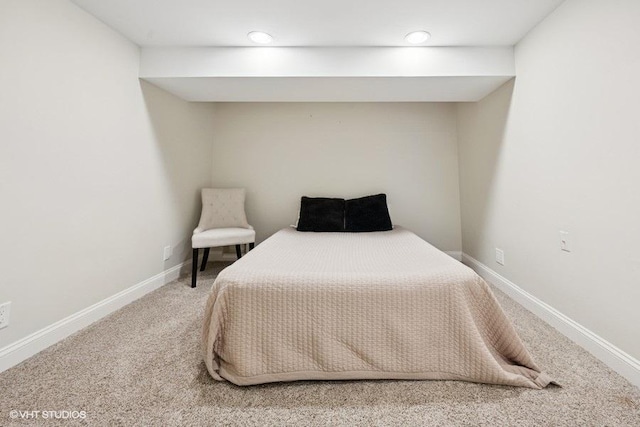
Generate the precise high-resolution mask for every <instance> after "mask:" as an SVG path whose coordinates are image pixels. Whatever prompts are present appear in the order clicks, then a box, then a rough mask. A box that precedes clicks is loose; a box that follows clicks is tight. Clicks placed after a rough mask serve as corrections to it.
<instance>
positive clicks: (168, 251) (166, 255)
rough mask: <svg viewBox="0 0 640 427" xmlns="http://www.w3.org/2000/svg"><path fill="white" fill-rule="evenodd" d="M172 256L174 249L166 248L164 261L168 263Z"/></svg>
mask: <svg viewBox="0 0 640 427" xmlns="http://www.w3.org/2000/svg"><path fill="white" fill-rule="evenodd" d="M171 255H173V249H171V246H165V247H164V255H163V259H164V260H165V261H166V260H168V259H169V258H171Z"/></svg>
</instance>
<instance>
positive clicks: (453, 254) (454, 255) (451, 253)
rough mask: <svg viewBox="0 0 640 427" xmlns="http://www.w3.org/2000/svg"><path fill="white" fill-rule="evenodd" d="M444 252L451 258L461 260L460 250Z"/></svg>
mask: <svg viewBox="0 0 640 427" xmlns="http://www.w3.org/2000/svg"><path fill="white" fill-rule="evenodd" d="M445 254H447V255H449V256H450V257H451V258H453V259H457V260H458V261H462V252H460V251H446V252H445Z"/></svg>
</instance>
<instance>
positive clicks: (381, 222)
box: [344, 194, 393, 232]
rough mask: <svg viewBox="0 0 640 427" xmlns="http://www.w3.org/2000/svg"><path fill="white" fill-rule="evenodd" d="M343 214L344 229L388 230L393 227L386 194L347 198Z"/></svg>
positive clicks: (357, 230)
mask: <svg viewBox="0 0 640 427" xmlns="http://www.w3.org/2000/svg"><path fill="white" fill-rule="evenodd" d="M344 215H345V216H344V219H345V231H352V232H367V231H389V230H391V229H392V228H393V226H392V224H391V217H389V209H388V208H387V195H386V194H377V195H375V196H367V197H360V198H358V199H350V200H347V201H346V202H345V205H344Z"/></svg>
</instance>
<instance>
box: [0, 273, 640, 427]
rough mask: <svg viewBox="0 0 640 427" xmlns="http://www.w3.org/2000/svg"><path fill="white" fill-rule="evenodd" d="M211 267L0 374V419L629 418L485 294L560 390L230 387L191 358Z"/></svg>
mask: <svg viewBox="0 0 640 427" xmlns="http://www.w3.org/2000/svg"><path fill="white" fill-rule="evenodd" d="M224 266H225V265H224V264H215V267H214V268H212V267H211V266H210V267H209V269H208V272H205V273H204V274H203V275H202V276H200V278H199V283H198V288H196V289H195V290H193V289H191V288H189V277H188V276H187V277H184V278H182V279H180V280H178V281H175V282H173V283H171V284H169V285H167V286H164V287H163V288H161V289H159V290H157V291H155V292H153V293H151V294H149V295H147V296H145V297H143V298H142V299H140V300H138V301H136V302H134V303H133V304H130V305H128V306H126V307H124V308H123V309H121V310H119V311H118V312H116V313H114V314H112V315H110V316H108V317H107V318H105V319H103V320H102V321H100V322H97V323H96V324H94V325H92V326H90V327H89V328H87V329H84V330H82V331H80V332H79V333H77V334H75V335H73V336H71V337H69V338H68V339H66V340H64V341H62V342H60V343H58V344H56V345H54V346H53V347H51V348H49V349H47V350H45V351H43V352H42V353H40V354H38V355H36V356H35V357H33V358H31V359H29V360H27V361H25V362H23V363H22V364H20V365H18V366H17V367H15V368H13V369H10V370H8V371H6V372H4V373H2V374H0V425H2V426H8V425H46V426H53V425H58V424H61V425H75V424H85V425H99V426H105V425H109V426H111V425H122V426H132V425H144V426H156V425H158V426H160V425H161V426H173V425H188V426H203V425H269V426H275V425H349V426H358V425H361V426H371V425H376V426H383V425H384V426H387V425H393V426H396V425H438V426H444V425H485V426H502V425H505V426H516V425H517V426H549V425H551V426H564V425H568V426H569V425H570V426H605V425H606V426H640V391H639V390H638V388H636V387H633V386H632V385H631V384H629V383H628V382H627V381H626V380H624V379H623V378H622V377H620V376H619V375H617V374H616V373H614V372H613V371H611V370H610V369H608V368H607V367H606V366H605V365H603V364H602V363H601V362H599V361H598V360H596V359H595V358H594V357H592V356H591V355H590V354H588V353H587V352H586V351H584V350H582V349H581V348H580V347H578V346H576V345H575V344H573V343H571V342H570V341H569V340H568V339H566V338H565V337H564V336H562V335H560V334H559V333H558V332H556V331H555V330H554V329H552V328H551V327H549V326H547V325H546V324H545V323H544V322H542V321H541V320H539V319H538V318H536V317H535V316H534V315H532V314H531V313H529V312H528V311H526V310H525V309H523V308H522V307H520V306H519V305H517V304H516V303H515V302H513V301H512V300H510V299H509V298H508V297H506V296H505V295H504V294H502V293H500V292H499V291H497V290H496V291H495V292H496V294H497V296H498V299H499V300H500V303H501V304H502V306H503V307H504V309H505V310H506V312H507V313H508V315H509V317H510V318H511V319H512V320H513V322H514V323H515V325H516V328H517V329H518V331H519V332H520V334H521V337H522V339H523V340H524V341H525V343H527V345H528V347H529V349H530V350H531V352H532V353H533V355H534V357H535V358H536V360H537V362H538V363H539V364H540V365H541V366H542V367H543V369H544V370H545V371H546V372H548V373H549V374H551V375H552V376H554V377H555V378H556V379H557V380H558V381H559V382H560V383H561V384H562V385H563V387H562V388H560V387H554V386H552V387H549V388H547V389H544V390H530V389H524V388H514V387H503V386H491V385H482V384H472V383H465V382H457V381H348V382H298V383H283V384H270V385H263V386H251V387H237V386H234V385H231V384H229V383H221V382H217V381H214V380H213V379H211V378H210V377H209V375H208V374H207V372H206V369H205V367H204V363H203V362H202V361H201V357H200V331H201V326H202V325H201V322H202V320H201V318H202V312H203V307H204V303H205V300H206V297H207V294H208V291H209V289H210V288H211V284H212V283H213V280H214V278H215V274H216V273H217V272H218V271H220V269H221V268H223V267H224ZM12 410H23V411H24V410H31V411H35V410H40V411H44V410H47V411H62V410H67V411H85V412H86V418H85V419H84V420H80V421H77V420H76V421H71V422H70V421H63V422H60V421H58V420H51V419H43V418H42V416H40V418H38V419H31V420H12V419H11V418H10V411H12Z"/></svg>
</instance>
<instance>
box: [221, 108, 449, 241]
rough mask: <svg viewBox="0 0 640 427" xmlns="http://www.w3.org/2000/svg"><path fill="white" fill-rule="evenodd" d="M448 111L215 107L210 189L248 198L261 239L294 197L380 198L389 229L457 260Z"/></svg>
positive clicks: (288, 217)
mask: <svg viewBox="0 0 640 427" xmlns="http://www.w3.org/2000/svg"><path fill="white" fill-rule="evenodd" d="M455 114H456V110H455V105H454V104H421V103H414V104H411V103H407V104H395V103H383V104H382V103H371V104H366V103H364V104H361V103H264V104H252V103H244V104H236V103H229V104H222V103H221V104H216V111H215V120H214V122H215V125H214V135H215V136H214V154H213V174H212V181H213V184H214V185H215V186H220V187H227V186H241V187H246V189H247V203H246V207H247V215H248V218H249V221H250V223H251V224H252V225H253V226H254V227H255V228H256V231H257V234H258V240H263V239H265V238H266V237H268V236H269V235H271V234H272V233H274V232H276V231H277V230H279V229H280V228H282V227H286V226H288V225H290V224H294V223H295V221H296V218H297V214H298V209H299V203H300V197H301V196H303V195H308V196H337V197H346V198H350V197H358V196H364V195H368V194H374V193H380V192H384V193H387V196H388V201H389V205H390V210H391V217H392V218H391V219H392V221H393V222H394V223H396V224H400V225H403V226H405V227H408V228H410V229H411V230H413V231H415V232H416V233H417V234H419V235H420V236H422V237H423V238H425V239H427V240H428V241H429V242H431V243H432V244H433V245H435V246H436V247H438V248H440V249H442V250H450V251H459V250H460V247H461V242H460V210H459V194H458V160H457V145H456V144H457V142H456V115H455Z"/></svg>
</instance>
